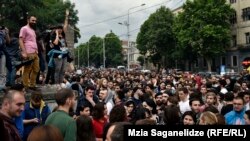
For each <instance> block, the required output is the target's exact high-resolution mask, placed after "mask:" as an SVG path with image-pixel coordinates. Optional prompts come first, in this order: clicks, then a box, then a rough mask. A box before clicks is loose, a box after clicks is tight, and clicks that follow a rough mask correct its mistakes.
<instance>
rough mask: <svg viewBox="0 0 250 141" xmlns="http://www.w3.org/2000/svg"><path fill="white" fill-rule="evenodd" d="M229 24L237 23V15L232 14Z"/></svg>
mask: <svg viewBox="0 0 250 141" xmlns="http://www.w3.org/2000/svg"><path fill="white" fill-rule="evenodd" d="M230 23H231V24H236V23H237V13H236V12H234V13H233V14H232V15H231V17H230Z"/></svg>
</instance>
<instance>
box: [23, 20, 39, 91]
mask: <svg viewBox="0 0 250 141" xmlns="http://www.w3.org/2000/svg"><path fill="white" fill-rule="evenodd" d="M36 20H37V19H36V17H35V16H29V17H28V20H27V22H28V23H27V25H26V26H23V27H22V28H21V30H20V33H19V45H20V48H21V50H22V51H21V54H22V57H23V59H27V60H33V62H32V63H31V64H28V65H25V66H24V71H23V76H22V80H23V85H24V87H25V89H30V90H36V77H37V74H38V72H39V70H40V68H39V57H38V47H37V42H36V32H35V28H36Z"/></svg>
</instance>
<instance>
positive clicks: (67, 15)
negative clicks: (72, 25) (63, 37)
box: [63, 9, 69, 32]
mask: <svg viewBox="0 0 250 141" xmlns="http://www.w3.org/2000/svg"><path fill="white" fill-rule="evenodd" d="M68 24H69V10H68V9H66V11H65V20H64V25H63V31H64V32H66V31H67V29H68Z"/></svg>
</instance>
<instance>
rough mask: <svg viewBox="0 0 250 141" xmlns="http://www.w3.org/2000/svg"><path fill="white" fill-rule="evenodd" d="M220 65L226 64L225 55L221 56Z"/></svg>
mask: <svg viewBox="0 0 250 141" xmlns="http://www.w3.org/2000/svg"><path fill="white" fill-rule="evenodd" d="M221 65H226V57H221Z"/></svg>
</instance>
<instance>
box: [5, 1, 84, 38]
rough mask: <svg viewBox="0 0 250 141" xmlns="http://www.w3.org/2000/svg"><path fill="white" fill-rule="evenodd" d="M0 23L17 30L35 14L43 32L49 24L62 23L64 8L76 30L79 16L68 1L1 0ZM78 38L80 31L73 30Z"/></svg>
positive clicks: (38, 25) (39, 27)
mask: <svg viewBox="0 0 250 141" xmlns="http://www.w3.org/2000/svg"><path fill="white" fill-rule="evenodd" d="M0 7H1V8H0V25H3V26H6V27H8V28H9V29H10V30H12V31H15V32H19V30H20V28H21V27H22V26H24V25H26V24H27V17H28V16H29V15H35V16H36V17H37V19H38V22H37V27H38V29H39V30H40V31H41V32H43V31H45V30H46V29H47V28H48V27H49V26H51V25H58V24H63V23H64V19H65V10H66V9H68V10H69V11H70V15H69V24H70V25H71V26H72V27H73V28H74V29H75V30H76V31H79V29H78V28H77V27H76V24H77V22H78V21H79V18H78V16H77V14H78V11H77V10H75V5H74V4H72V3H71V2H70V1H66V2H63V1H58V0H1V2H0ZM77 38H80V33H79V32H75V39H76V40H75V42H77Z"/></svg>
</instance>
